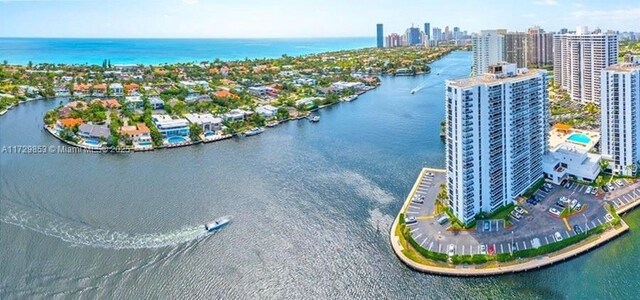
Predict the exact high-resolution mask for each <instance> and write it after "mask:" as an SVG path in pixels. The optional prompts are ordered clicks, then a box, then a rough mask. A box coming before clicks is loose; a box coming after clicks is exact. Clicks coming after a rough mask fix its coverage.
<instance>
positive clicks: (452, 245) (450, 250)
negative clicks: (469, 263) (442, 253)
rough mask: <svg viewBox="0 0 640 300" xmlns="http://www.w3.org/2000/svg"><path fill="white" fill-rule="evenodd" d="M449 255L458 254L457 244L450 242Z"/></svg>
mask: <svg viewBox="0 0 640 300" xmlns="http://www.w3.org/2000/svg"><path fill="white" fill-rule="evenodd" d="M448 254H449V256H454V255H455V254H456V246H455V245H454V244H449V251H448Z"/></svg>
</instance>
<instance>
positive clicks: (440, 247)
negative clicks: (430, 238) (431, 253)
mask: <svg viewBox="0 0 640 300" xmlns="http://www.w3.org/2000/svg"><path fill="white" fill-rule="evenodd" d="M438 252H440V253H442V244H440V243H438Z"/></svg>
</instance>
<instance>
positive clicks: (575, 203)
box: [571, 199, 578, 210]
mask: <svg viewBox="0 0 640 300" xmlns="http://www.w3.org/2000/svg"><path fill="white" fill-rule="evenodd" d="M576 205H578V199H573V200H571V209H573V210H575V209H576Z"/></svg>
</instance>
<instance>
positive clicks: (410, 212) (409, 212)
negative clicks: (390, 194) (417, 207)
mask: <svg viewBox="0 0 640 300" xmlns="http://www.w3.org/2000/svg"><path fill="white" fill-rule="evenodd" d="M419 213H420V212H419V211H407V214H416V215H417V214H419Z"/></svg>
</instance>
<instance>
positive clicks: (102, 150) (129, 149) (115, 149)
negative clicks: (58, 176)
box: [23, 85, 379, 154]
mask: <svg viewBox="0 0 640 300" xmlns="http://www.w3.org/2000/svg"><path fill="white" fill-rule="evenodd" d="M378 86H379V85H376V86H373V87H372V88H371V89H368V90H366V91H363V92H361V93H359V94H358V97H359V96H361V95H364V94H366V93H367V92H369V91H372V90H375V89H377V88H378ZM41 99H55V98H44V97H43V98H40V99H33V100H41ZM33 100H30V101H33ZM23 102H27V101H23ZM347 102H353V101H352V100H350V101H342V100H341V101H338V102H335V103H331V104H325V105H321V106H318V107H317V108H314V109H311V110H309V113H312V112H315V111H319V110H321V109H324V108H327V107H331V106H334V105H337V104H341V103H347ZM309 113H307V114H306V115H302V116H297V117H295V118H288V119H285V120H279V121H277V124H275V125H273V126H265V127H268V128H274V127H278V126H279V125H280V124H283V123H287V122H289V121H300V120H306V119H307V118H308V115H309ZM43 128H44V129H45V130H46V131H47V132H48V133H49V134H51V135H52V136H53V137H55V138H56V139H58V140H59V141H61V142H62V143H64V144H67V145H69V146H72V147H76V148H79V149H83V150H87V151H91V152H95V153H105V154H106V153H118V154H119V153H131V152H152V151H155V150H163V149H173V148H183V147H188V146H193V145H198V144H208V143H215V142H220V141H224V140H228V139H231V138H234V137H238V136H239V135H240V134H239V133H234V134H227V135H222V136H219V137H217V138H213V139H202V140H199V141H190V142H185V143H179V144H169V145H162V146H158V147H155V146H153V147H152V148H144V149H141V148H135V147H129V146H127V147H90V146H86V145H82V144H77V143H74V142H72V141H68V140H65V139H63V138H62V137H61V136H60V135H58V134H57V133H56V132H55V130H54V129H53V128H51V127H48V126H47V125H46V124H44V125H43ZM265 130H266V128H265Z"/></svg>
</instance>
